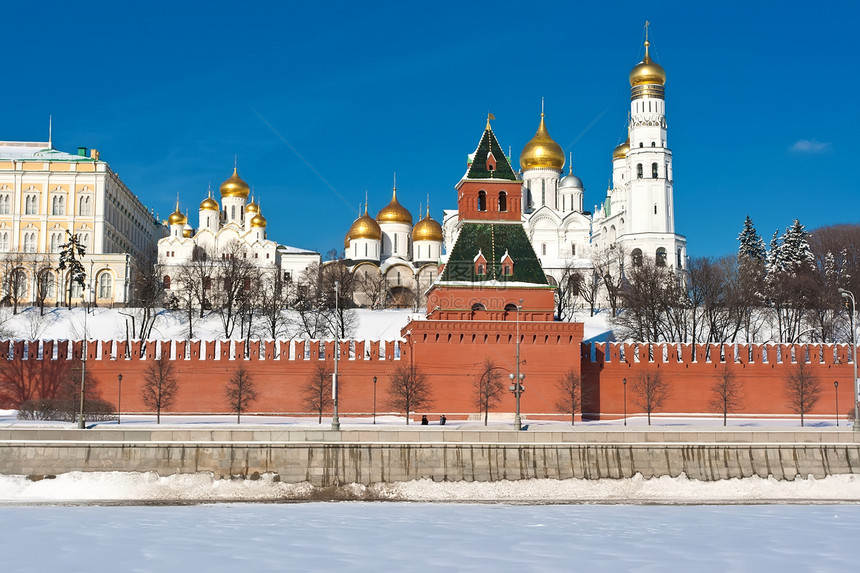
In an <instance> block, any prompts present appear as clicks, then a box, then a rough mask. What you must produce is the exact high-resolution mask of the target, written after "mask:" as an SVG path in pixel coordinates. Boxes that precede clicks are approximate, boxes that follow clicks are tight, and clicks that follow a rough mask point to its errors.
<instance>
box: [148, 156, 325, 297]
mask: <svg viewBox="0 0 860 573" xmlns="http://www.w3.org/2000/svg"><path fill="white" fill-rule="evenodd" d="M219 191H220V195H221V205H220V206H219V205H218V201H216V200H215V199H214V198H213V197H212V190H211V189H210V190H209V193H208V196H207V197H206V198H205V199H203V201H202V202H201V203H200V207H199V209H198V226H197V228H196V229H195V228H193V227H192V226H191V225H189V223H188V216H187V215H185V214H183V213H182V211H181V210H180V209H179V201H178V200H177V202H176V211H174V212H173V213H172V214H171V215H170V217H168V219H167V226H168V230H169V234H168V236H167V237H164V238H163V239H161V240H159V241H158V261H159V263H160V264H161V265H162V267H163V269H164V273H165V274H164V288H165V290H168V291H170V290H174V291H175V290H177V288H179V285H178V284H176V282H175V281H174V280H173V279H174V278H175V274H176V271H177V270H178V269H179V267H180V266H181V265H183V264H185V263H187V262H189V261H193V260H198V259H199V258H200V257H214V258H215V259H216V260H217V259H218V258H222V257H225V256H234V255H235V254H236V253H234V252H233V250H232V249H233V248H234V247H236V248H237V249H238V251H241V254H242V256H244V257H246V258H248V259H249V260H250V261H251V262H252V263H253V264H254V266H256V267H258V268H260V269H261V270H262V271H264V272H270V273H274V272H277V273H279V274H281V276H282V278H283V279H284V280H286V281H290V280H292V279H293V278H299V277H300V276H301V274H302V273H303V272H304V271H305V269H307V268H308V267H309V266H310V265H312V264H319V263H320V255H319V253H317V252H315V251H308V250H304V249H298V248H295V247H288V246H285V245H279V244H278V243H276V242H275V241H272V240H270V239H269V238H268V237H267V234H266V224H267V223H266V218H265V217H264V216H263V213H262V211H261V210H260V205H259V204H258V203H257V202H256V201H254V200H253V198H251V200H250V201H249V200H248V198H249V195H250V192H251V188H250V186H249V185H248V184H247V183H246V182H245V181H244V180H243V179H242V178H241V177H239V173H238V171H237V169H236V168H234V169H233V174H232V175H231V176H230V177H229V178H228V179H227V180H226V181H224V182H223V183H222V184H221V187H220V188H219Z"/></svg>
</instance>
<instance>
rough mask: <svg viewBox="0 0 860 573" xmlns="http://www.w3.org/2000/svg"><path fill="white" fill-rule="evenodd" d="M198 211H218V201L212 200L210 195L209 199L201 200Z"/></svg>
mask: <svg viewBox="0 0 860 573" xmlns="http://www.w3.org/2000/svg"><path fill="white" fill-rule="evenodd" d="M200 210H201V211H218V210H219V209H218V201H216V200H215V199H213V198H212V196H211V195H210V196H209V197H206V198H205V199H203V201H202V202H201V203H200Z"/></svg>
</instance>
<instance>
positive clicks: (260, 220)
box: [251, 213, 266, 229]
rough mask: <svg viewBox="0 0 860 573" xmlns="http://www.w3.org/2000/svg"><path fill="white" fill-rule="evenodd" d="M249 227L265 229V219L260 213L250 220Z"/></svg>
mask: <svg viewBox="0 0 860 573" xmlns="http://www.w3.org/2000/svg"><path fill="white" fill-rule="evenodd" d="M251 227H258V228H261V229H262V228H265V227H266V218H265V217H263V214H262V213H257V214H256V215H254V216H253V217H252V218H251Z"/></svg>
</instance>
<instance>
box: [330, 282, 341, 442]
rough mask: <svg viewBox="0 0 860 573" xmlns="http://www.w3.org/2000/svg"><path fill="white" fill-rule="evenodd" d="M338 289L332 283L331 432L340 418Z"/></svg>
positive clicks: (338, 285) (336, 429)
mask: <svg viewBox="0 0 860 573" xmlns="http://www.w3.org/2000/svg"><path fill="white" fill-rule="evenodd" d="M339 289H340V281H334V316H335V321H336V322H335V324H336V328H337V330H336V331H335V333H334V374H332V376H331V400H332V417H331V429H332V431H333V432H339V431H340V418H339V417H338V415H337V362H338V355H339V354H340V348H339V347H340V328H339V327H340V324H339V322H338V321H339V320H340V316H339V314H338V310H339V309H338V300H337V299H338V297H339V294H338V291H339Z"/></svg>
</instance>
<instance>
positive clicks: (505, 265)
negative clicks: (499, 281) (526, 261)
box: [500, 249, 514, 278]
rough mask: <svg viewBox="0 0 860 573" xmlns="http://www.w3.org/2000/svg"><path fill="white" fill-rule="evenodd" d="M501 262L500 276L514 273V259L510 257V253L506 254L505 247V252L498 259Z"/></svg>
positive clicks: (508, 275)
mask: <svg viewBox="0 0 860 573" xmlns="http://www.w3.org/2000/svg"><path fill="white" fill-rule="evenodd" d="M500 262H501V264H502V277H503V278H507V277H510V276H513V274H514V259H512V258H511V255H509V254H508V251H507V249H505V254H504V255H502V260H501V261H500Z"/></svg>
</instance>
